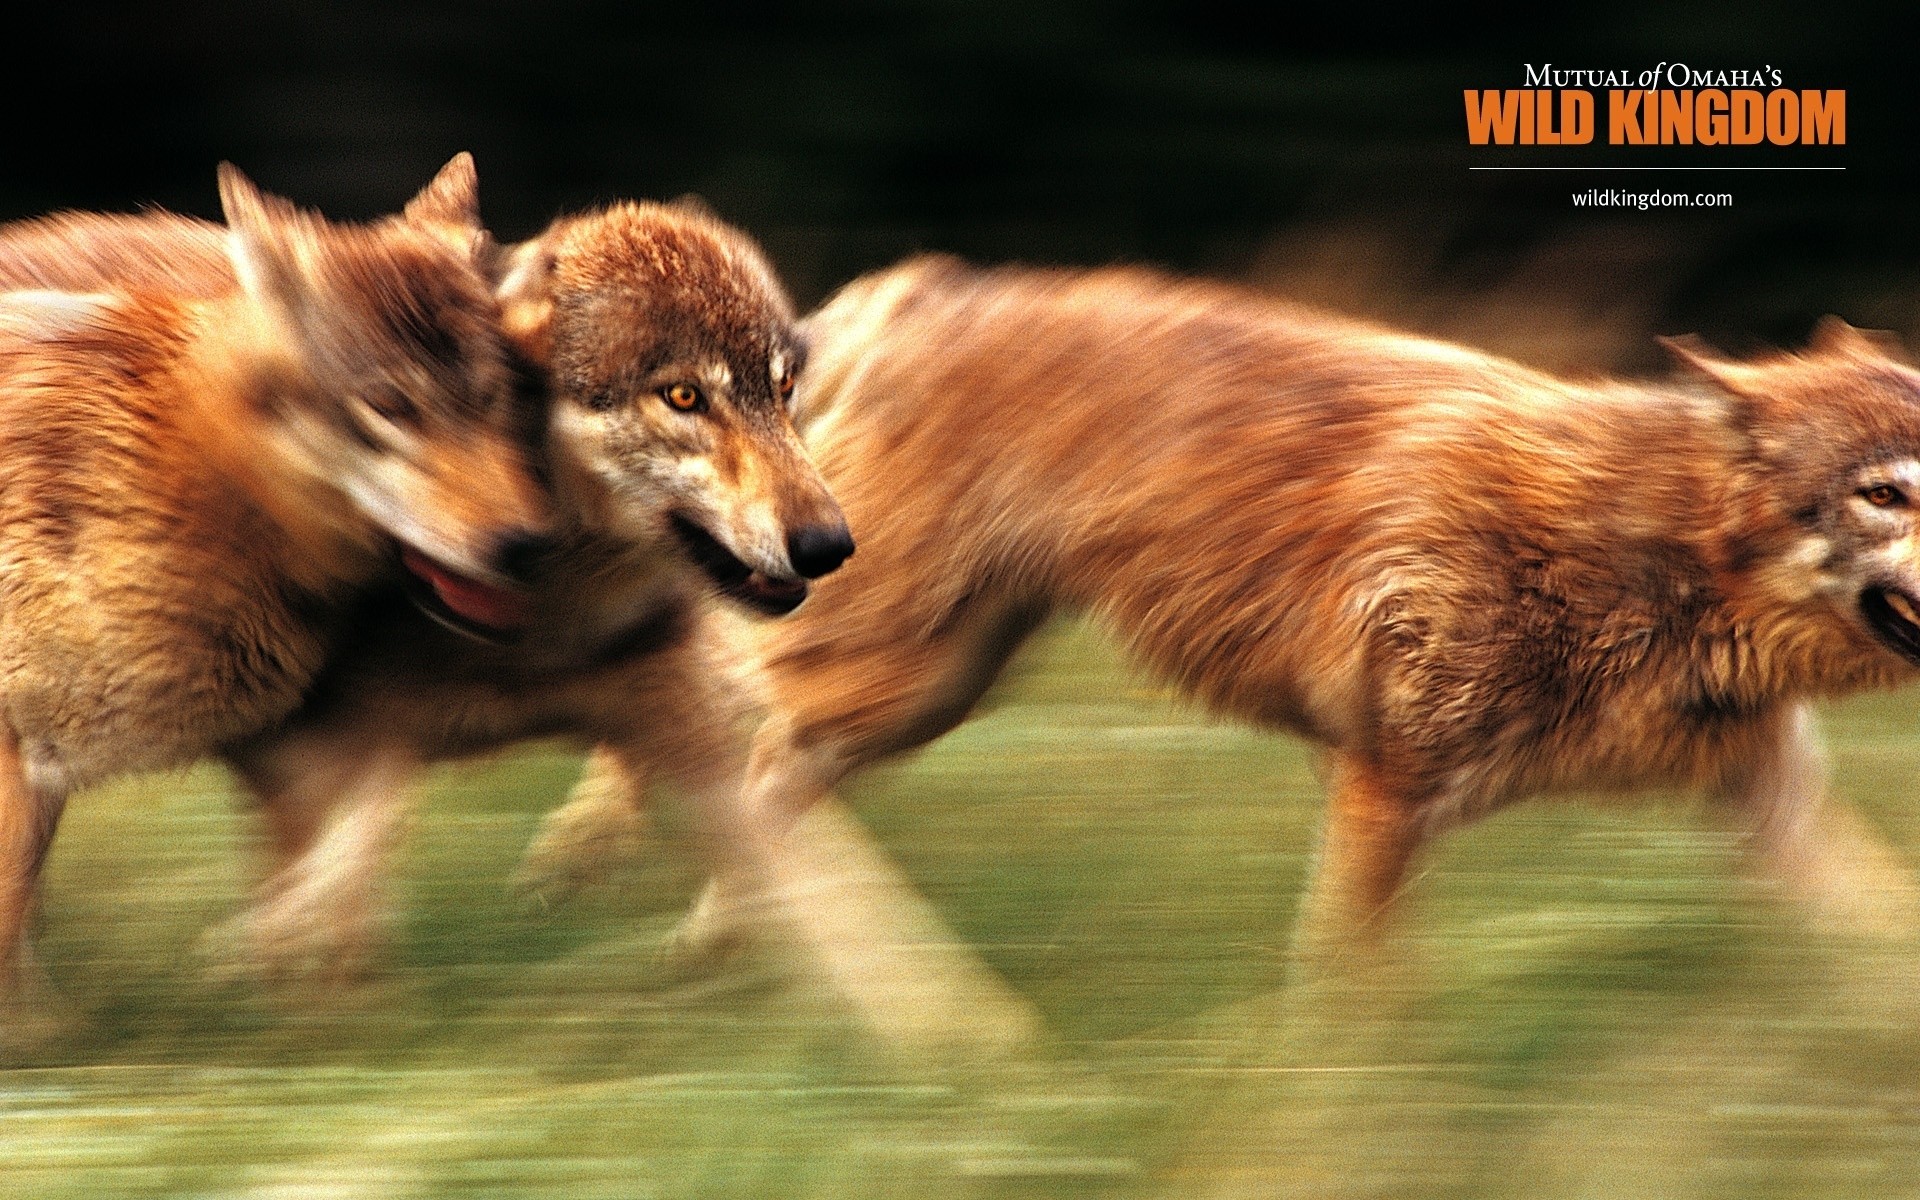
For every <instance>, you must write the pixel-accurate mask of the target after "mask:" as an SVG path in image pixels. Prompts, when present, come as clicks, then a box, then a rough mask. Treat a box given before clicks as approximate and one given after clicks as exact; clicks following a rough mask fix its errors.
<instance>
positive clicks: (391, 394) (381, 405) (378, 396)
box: [361, 388, 420, 423]
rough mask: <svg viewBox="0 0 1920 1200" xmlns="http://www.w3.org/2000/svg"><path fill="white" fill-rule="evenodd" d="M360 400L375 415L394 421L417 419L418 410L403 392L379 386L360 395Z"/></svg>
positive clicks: (418, 416)
mask: <svg viewBox="0 0 1920 1200" xmlns="http://www.w3.org/2000/svg"><path fill="white" fill-rule="evenodd" d="M361 401H362V402H363V403H365V404H366V406H367V407H368V408H370V409H372V410H373V411H374V413H375V415H377V416H379V417H382V418H384V419H385V420H388V421H393V422H395V423H399V422H403V421H407V422H410V421H417V420H419V418H420V410H419V409H417V408H415V407H414V405H413V401H412V400H410V399H408V398H407V396H406V395H405V394H404V393H401V392H398V391H394V390H392V389H389V388H379V389H377V390H375V391H372V392H369V393H367V394H366V395H365V396H362V397H361Z"/></svg>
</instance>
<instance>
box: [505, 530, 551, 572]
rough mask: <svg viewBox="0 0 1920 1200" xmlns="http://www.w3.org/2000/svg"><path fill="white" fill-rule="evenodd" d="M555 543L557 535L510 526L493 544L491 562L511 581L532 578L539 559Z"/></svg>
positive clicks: (540, 560) (544, 556) (549, 552)
mask: <svg viewBox="0 0 1920 1200" xmlns="http://www.w3.org/2000/svg"><path fill="white" fill-rule="evenodd" d="M558 547H559V539H558V538H555V537H554V536H553V535H552V534H550V533H545V532H542V531H540V530H537V529H514V530H509V531H508V532H506V533H504V534H501V535H500V537H499V538H498V540H496V541H495V542H494V545H493V566H494V568H495V569H496V570H498V571H499V572H500V573H501V574H502V575H504V576H506V577H507V578H508V579H511V580H513V581H514V582H515V583H528V582H530V581H531V580H532V579H533V576H534V574H535V572H536V570H537V569H538V568H539V565H540V563H541V562H542V561H543V560H544V559H546V557H547V556H548V555H550V554H552V553H553V552H554V550H555V549H557V548H558Z"/></svg>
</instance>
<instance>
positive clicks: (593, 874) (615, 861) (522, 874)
mask: <svg viewBox="0 0 1920 1200" xmlns="http://www.w3.org/2000/svg"><path fill="white" fill-rule="evenodd" d="M647 832H648V828H647V820H646V818H645V817H644V816H642V815H641V814H640V813H639V812H637V811H635V810H634V808H633V806H632V805H630V804H627V803H625V802H624V801H622V800H618V799H615V798H612V797H608V796H603V795H596V794H593V793H587V794H577V795H576V796H575V797H574V799H572V800H570V801H568V802H567V803H566V804H564V805H562V806H561V807H559V808H557V809H555V810H554V811H552V812H550V813H548V814H547V816H546V818H545V819H544V820H542V821H541V822H540V829H539V831H538V832H537V833H536V834H535V835H534V838H533V841H532V842H530V843H528V845H527V850H526V853H525V854H523V855H522V856H521V858H520V865H519V867H518V868H516V869H515V871H514V873H513V889H514V891H515V892H517V893H518V894H519V895H521V896H522V897H524V898H525V899H526V900H527V902H528V903H529V904H530V905H532V906H533V907H535V908H538V909H541V910H545V909H551V908H557V907H559V906H560V905H562V904H564V903H566V902H567V900H569V899H570V898H572V896H573V894H574V893H575V892H578V891H580V890H581V889H582V888H585V887H587V886H589V885H591V884H595V883H598V882H600V881H601V880H604V879H605V878H606V877H607V875H608V874H609V873H611V872H612V871H613V870H614V868H616V867H618V866H619V865H620V864H622V863H627V862H631V861H633V860H634V859H637V858H639V857H640V856H641V854H642V853H643V852H644V850H645V849H646V844H647Z"/></svg>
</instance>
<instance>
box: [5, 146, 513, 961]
mask: <svg viewBox="0 0 1920 1200" xmlns="http://www.w3.org/2000/svg"><path fill="white" fill-rule="evenodd" d="M221 190H222V200H223V203H224V205H225V208H226V212H227V216H228V220H229V223H230V225H229V228H227V229H225V230H221V229H218V228H216V227H212V226H203V225H200V224H198V223H195V222H191V221H188V220H186V219H183V218H177V217H173V216H170V215H164V214H157V215H154V216H152V217H141V218H107V217H86V216H79V215H70V216H66V217H60V218H51V219H48V220H45V221H41V222H29V223H26V224H23V225H16V226H9V227H6V228H4V229H0V287H12V288H18V289H22V290H15V291H10V292H5V293H0V440H3V441H4V443H5V447H4V454H3V455H0V464H4V465H0V977H3V978H0V983H4V984H5V986H6V987H7V988H8V989H9V990H12V989H14V988H16V987H17V985H18V983H19V982H20V980H19V978H18V975H19V969H20V966H21V963H22V961H23V940H22V939H23V931H24V923H25V920H26V917H27V913H28V910H29V909H30V907H31V904H32V898H33V895H34V893H35V889H36V881H37V878H38V873H39V868H40V864H41V862H42V860H43V858H44V856H45V853H46V850H47V846H48V844H49V842H50V840H51V838H52V835H53V831H54V826H55V824H56V822H57V821H58V818H59V815H60V812H61V809H62V807H63V805H64V802H65V799H66V797H67V795H68V793H69V792H70V791H72V790H74V789H75V788H78V787H83V786H86V785H88V784H90V783H93V782H96V781H99V780H101V779H104V778H107V777H109V776H111V775H114V774H117V773H120V772H124V771H129V770H135V769H140V768H147V767H156V766H165V765H171V764H178V763H184V762H188V761H191V760H193V759H195V758H198V757H200V756H202V755H204V754H206V753H208V752H210V751H212V750H213V749H215V748H216V747H217V746H219V745H221V744H223V743H226V742H230V741H233V740H235V739H237V738H240V737H243V736H246V735H248V734H251V733H253V732H255V731H257V730H259V729H260V728H262V727H264V726H267V725H269V724H271V723H273V722H275V721H277V720H279V719H280V718H282V717H284V716H285V715H286V714H287V713H288V712H289V711H291V710H292V709H293V708H294V707H295V706H296V705H297V704H298V703H299V702H300V700H301V697H302V696H303V695H304V694H305V692H306V691H307V690H308V688H309V686H310V685H311V683H312V681H313V679H314V677H315V675H316V673H317V672H318V670H319V668H320V665H321V662H322V660H323V658H324V655H325V652H326V648H327V642H328V639H329V637H330V636H331V634H332V633H333V632H334V626H335V625H336V624H337V619H338V615H339V613H340V612H341V610H343V609H344V607H345V606H346V605H347V603H348V602H349V601H350V600H351V598H352V595H353V593H354V592H355V591H356V590H357V589H360V588H363V587H365V586H366V585H368V584H370V583H371V582H373V581H374V580H375V579H376V578H377V577H378V576H380V575H382V574H383V573H385V572H386V571H387V570H388V562H389V560H390V558H391V556H392V546H393V540H394V538H395V537H398V538H401V539H404V540H405V541H406V542H407V543H408V544H410V545H413V546H415V547H418V548H422V549H425V550H426V551H428V552H430V553H431V554H433V555H434V557H435V558H436V559H437V560H439V561H443V562H448V563H453V564H458V565H459V566H460V567H462V568H463V569H465V570H469V571H471V572H472V573H474V574H475V575H477V576H497V575H498V574H499V573H500V572H501V567H500V566H499V564H498V562H497V561H496V558H497V552H498V548H499V547H500V546H501V545H503V544H513V543H516V542H524V541H525V540H526V539H527V538H528V537H529V536H531V535H532V534H533V533H536V532H540V531H542V530H543V528H544V524H545V522H546V521H547V519H548V516H547V512H546V501H545V500H544V497H543V494H542V493H541V491H540V490H539V488H538V487H537V485H536V483H535V481H534V479H533V477H532V475H531V474H530V473H529V472H528V470H527V467H526V461H525V455H524V453H523V450H522V447H521V445H520V443H519V442H518V440H517V439H516V437H515V436H513V434H514V429H513V424H514V421H515V418H514V411H513V402H514V397H513V389H512V376H511V374H510V372H509V369H508V366H507V361H506V350H505V345H504V342H503V340H502V338H501V335H500V331H499V322H498V310H497V307H496V306H495V304H494V301H493V300H492V298H491V296H490V294H489V292H488V291H487V289H486V287H485V284H484V281H483V279H482V277H481V276H480V274H479V271H478V267H477V263H476V261H475V253H476V251H477V249H478V243H477V242H470V243H468V244H466V245H464V246H460V245H450V244H449V229H448V224H449V221H450V220H451V219H452V217H453V216H457V214H455V213H453V211H452V210H451V209H450V208H449V207H448V205H447V203H446V201H447V200H448V199H449V196H450V195H452V196H453V197H455V198H457V196H458V194H461V193H464V194H466V195H468V196H470V193H471V164H470V162H465V161H464V159H463V160H456V162H455V163H454V164H452V165H450V167H449V169H448V172H445V173H443V175H442V177H441V178H440V179H438V180H436V182H435V183H434V184H433V185H430V186H429V188H428V189H427V190H426V191H425V192H423V193H422V195H421V196H420V197H419V198H417V199H416V201H415V205H414V206H413V208H411V209H410V212H409V215H408V216H407V217H404V218H396V219H393V220H391V221H387V222H382V223H380V224H378V225H374V226H367V227H350V226H339V225H334V224H331V223H329V222H326V221H324V220H323V219H321V218H319V217H317V216H315V215H312V214H309V213H303V212H300V211H298V210H296V209H295V208H293V207H292V206H291V205H289V204H287V203H286V202H284V201H281V200H277V199H275V198H273V197H269V196H265V195H262V194H261V193H260V192H258V191H257V190H256V189H255V188H254V187H253V185H252V184H251V183H249V182H248V181H247V180H246V179H245V178H244V177H242V176H241V175H240V174H239V173H238V172H236V171H233V170H232V169H231V168H223V171H222V176H221ZM120 223H125V225H124V227H125V228H128V229H136V230H138V231H139V236H138V237H137V238H135V239H133V240H132V241H131V242H129V241H119V240H115V239H113V238H101V239H94V238H93V237H92V235H91V233H90V232H89V231H95V230H101V229H105V228H106V227H109V226H113V225H116V224H120ZM476 228H477V226H476ZM68 247H71V248H72V249H73V250H74V253H73V255H71V256H68V255H66V254H65V253H64V249H65V248H68ZM223 259H224V261H225V266H224V268H222V267H221V266H220V263H221V261H222V260H223ZM61 261H64V262H65V263H66V265H65V266H64V267H60V268H57V269H56V268H53V267H48V268H47V269H45V270H42V269H41V267H39V266H36V265H35V264H36V263H38V264H49V263H56V262H61ZM222 269H224V270H225V272H226V275H225V278H226V280H227V281H228V282H227V283H226V284H225V285H224V286H220V287H215V286H212V284H211V281H212V280H214V279H215V278H216V277H217V276H218V275H219V273H220V271H221V270H222ZM62 271H67V272H70V274H65V275H63V274H62V273H61V272H62ZM50 289H66V290H50ZM74 289H79V290H74Z"/></svg>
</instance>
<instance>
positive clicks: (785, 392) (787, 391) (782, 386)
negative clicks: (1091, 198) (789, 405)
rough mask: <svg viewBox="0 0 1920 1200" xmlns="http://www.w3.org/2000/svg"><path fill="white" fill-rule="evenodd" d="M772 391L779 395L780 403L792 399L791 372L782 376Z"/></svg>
mask: <svg viewBox="0 0 1920 1200" xmlns="http://www.w3.org/2000/svg"><path fill="white" fill-rule="evenodd" d="M773 390H774V391H776V392H779V393H780V400H781V402H782V403H785V402H786V401H788V400H791V399H793V372H792V371H788V372H787V373H786V374H785V375H782V376H781V377H780V382H779V383H776V384H774V385H773Z"/></svg>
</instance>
